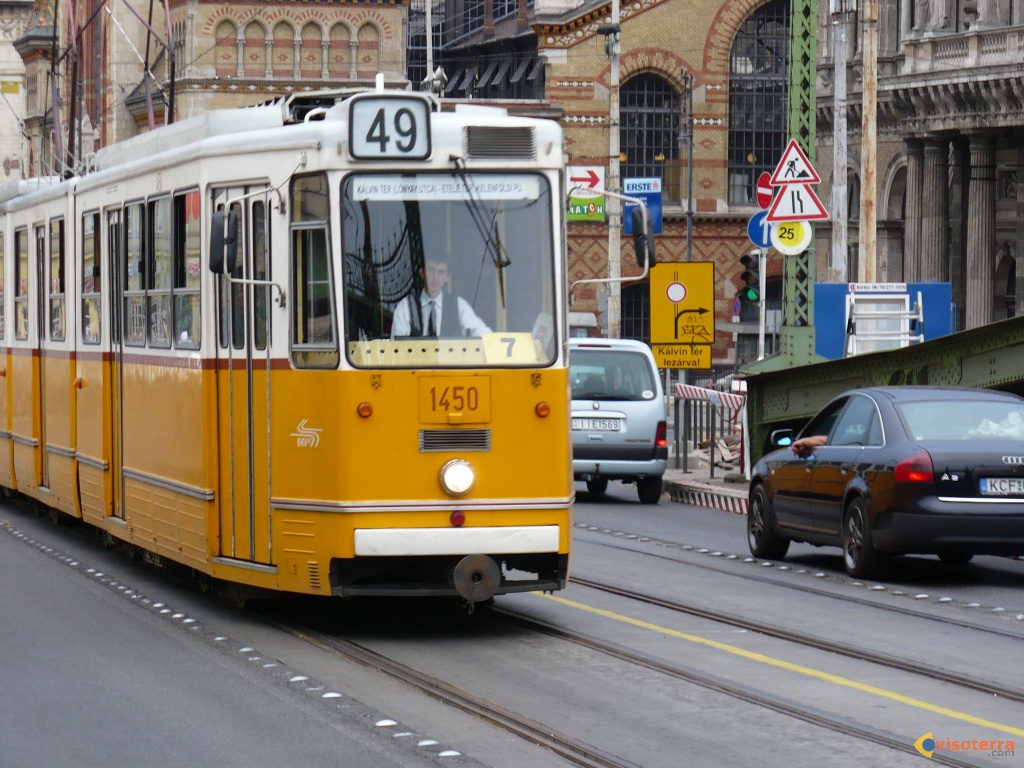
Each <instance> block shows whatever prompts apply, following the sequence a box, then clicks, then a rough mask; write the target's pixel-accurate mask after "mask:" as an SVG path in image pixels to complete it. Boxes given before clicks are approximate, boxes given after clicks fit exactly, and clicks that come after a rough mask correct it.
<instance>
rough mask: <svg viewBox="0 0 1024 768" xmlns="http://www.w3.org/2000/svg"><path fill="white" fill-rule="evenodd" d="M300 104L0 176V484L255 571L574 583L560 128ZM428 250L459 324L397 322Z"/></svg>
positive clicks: (502, 584)
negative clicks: (439, 265) (30, 176)
mask: <svg viewBox="0 0 1024 768" xmlns="http://www.w3.org/2000/svg"><path fill="white" fill-rule="evenodd" d="M312 101H315V107H314V108H311V107H310V100H309V99H307V100H303V99H302V98H291V99H288V100H282V101H279V102H275V103H272V104H266V105H262V106H258V107H253V108H249V109H241V110H230V111H219V112H218V111H214V112H210V113H207V114H206V115H203V116H201V117H198V118H193V119H190V120H186V121H182V122H180V123H177V124H174V125H170V126H166V127H163V128H159V129H157V130H155V131H152V132H150V133H147V134H143V135H140V136H138V137H136V138H133V139H131V140H129V141H126V142H123V143H122V144H119V145H116V146H112V147H109V148H106V149H103V150H101V151H100V152H99V153H98V154H97V156H96V158H95V162H94V165H93V167H91V168H90V169H89V172H88V173H85V174H83V175H82V176H79V177H75V178H70V179H44V180H35V181H31V182H17V183H13V184H10V185H7V187H4V188H2V189H0V264H2V269H0V275H2V278H3V280H2V283H0V348H2V349H4V352H5V355H4V356H5V360H4V361H3V362H2V363H0V365H2V368H3V371H2V373H3V374H4V378H3V379H2V382H3V384H2V386H0V485H2V486H5V487H7V488H10V489H13V490H16V491H18V492H20V493H22V494H24V495H25V496H28V497H31V498H33V499H36V500H38V501H39V502H41V503H43V504H45V505H48V506H50V507H52V508H54V509H56V510H58V511H59V512H62V513H64V514H67V515H71V516H73V517H77V518H81V519H82V520H84V521H85V522H87V523H89V524H91V525H93V526H95V527H97V528H98V529H100V530H101V531H102V532H104V533H105V534H106V535H107V536H109V537H111V538H113V539H118V540H122V541H124V542H127V543H129V544H131V545H134V546H137V547H139V548H141V549H143V550H145V551H147V552H149V553H151V556H153V557H155V558H162V559H165V560H168V561H172V562H176V563H179V564H182V565H184V566H186V567H190V568H192V569H193V570H194V571H195V572H197V573H198V574H200V575H201V576H202V577H204V578H207V579H209V580H210V581H211V582H213V583H215V584H227V585H236V586H238V587H240V588H242V589H243V590H249V589H256V590H258V589H267V590H274V591H285V592H297V593H307V594H316V595H332V594H333V595H338V596H356V595H453V596H459V597H461V598H462V599H464V600H466V601H467V602H469V603H476V602H481V601H485V600H488V599H489V598H491V596H493V595H495V594H503V593H508V592H516V591H530V590H557V589H560V588H562V587H564V586H565V584H566V579H567V572H568V560H569V548H570V533H571V532H570V520H571V505H572V499H573V487H572V477H571V469H570V467H571V463H570V444H569V428H568V421H569V407H568V387H567V375H566V367H567V350H566V338H567V327H568V324H567V321H566V318H567V311H566V296H567V291H566V271H565V270H566V266H565V228H564V219H565V216H564V208H565V206H564V200H565V190H564V187H563V185H564V181H563V175H562V170H563V166H564V162H565V156H564V153H563V142H562V134H561V130H560V128H559V126H558V124H557V123H556V122H554V121H546V120H532V119H526V118H516V117H510V116H508V115H507V114H506V113H505V112H504V110H496V109H483V108H480V107H457V108H456V110H455V111H454V112H441V111H438V109H437V104H436V103H435V102H433V101H432V100H431V99H430V98H429V97H427V96H425V95H422V94H415V93H410V92H389V91H383V90H382V89H378V90H377V91H367V92H363V93H360V94H355V95H353V94H336V95H327V94H319V95H317V97H316V98H315V99H312ZM434 260H438V261H443V262H444V264H445V265H446V266H447V267H448V268H449V269H450V273H449V274H448V279H447V281H446V283H445V286H444V289H443V291H442V297H441V306H442V307H443V308H444V309H442V310H441V318H442V321H444V314H445V313H446V312H447V313H448V324H445V323H444V322H442V324H441V327H440V328H439V329H438V333H437V335H436V336H426V335H415V333H414V331H416V332H418V333H420V334H423V333H426V329H425V328H424V327H423V326H422V325H421V326H420V327H419V328H417V329H411V330H409V331H405V332H404V333H398V332H397V331H399V330H401V329H398V328H397V327H395V326H396V324H395V323H394V322H393V319H394V317H395V313H396V310H397V308H398V307H399V305H400V303H401V302H402V301H403V300H404V299H406V297H411V298H414V299H418V298H419V297H420V296H421V295H424V294H423V292H424V288H425V273H426V265H427V262H428V261H431V262H432V261H434ZM417 303H418V302H417ZM463 305H465V306H463ZM413 306H415V304H413ZM467 308H468V309H469V310H471V312H472V313H473V314H475V315H476V316H478V318H479V320H480V321H481V322H482V323H483V324H484V325H485V326H486V331H483V332H479V333H471V332H470V331H469V329H463V328H460V327H458V326H453V325H452V320H453V319H454V318H456V316H461V315H462V314H463V312H464V311H465V309H467ZM453 329H454V330H453Z"/></svg>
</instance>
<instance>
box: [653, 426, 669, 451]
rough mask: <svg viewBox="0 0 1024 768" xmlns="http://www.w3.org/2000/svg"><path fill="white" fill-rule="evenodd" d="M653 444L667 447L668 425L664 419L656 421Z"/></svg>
mask: <svg viewBox="0 0 1024 768" xmlns="http://www.w3.org/2000/svg"><path fill="white" fill-rule="evenodd" d="M654 444H655V445H656V446H657V447H658V448H667V447H668V427H667V426H666V425H665V422H664V421H659V422H658V431H657V432H655V433H654Z"/></svg>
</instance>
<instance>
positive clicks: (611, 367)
mask: <svg viewBox="0 0 1024 768" xmlns="http://www.w3.org/2000/svg"><path fill="white" fill-rule="evenodd" d="M569 379H570V381H571V382H572V396H573V398H574V399H579V398H600V397H606V398H610V399H623V400H650V399H651V398H653V397H654V395H655V392H656V391H657V388H656V387H655V383H654V371H653V370H652V369H651V365H650V362H649V361H648V359H647V358H646V357H644V356H643V355H641V354H636V353H633V352H623V351H621V350H614V351H613V350H601V349H574V350H573V351H572V355H571V359H570V361H569Z"/></svg>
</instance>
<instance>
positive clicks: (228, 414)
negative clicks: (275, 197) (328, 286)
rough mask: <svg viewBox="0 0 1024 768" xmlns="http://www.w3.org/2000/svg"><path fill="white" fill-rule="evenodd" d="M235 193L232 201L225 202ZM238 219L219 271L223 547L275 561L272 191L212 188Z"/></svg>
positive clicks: (217, 201) (239, 555)
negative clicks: (227, 274)
mask: <svg viewBox="0 0 1024 768" xmlns="http://www.w3.org/2000/svg"><path fill="white" fill-rule="evenodd" d="M231 201H235V202H231ZM225 203H227V204H229V205H230V209H231V211H233V212H234V213H235V214H236V216H237V221H238V238H237V243H238V257H237V261H236V263H235V268H234V271H233V273H232V276H231V277H232V279H231V281H230V282H229V281H228V280H226V279H225V278H224V277H217V278H216V279H217V284H218V285H217V299H218V301H217V309H218V311H217V353H218V356H219V360H218V364H217V372H218V373H217V400H218V407H219V412H220V416H219V426H220V438H221V439H220V440H219V445H220V467H221V478H220V498H221V503H220V516H221V519H220V523H221V525H220V534H221V535H220V540H221V554H222V556H224V557H230V558H234V559H238V560H246V561H249V562H253V563H260V564H268V565H269V564H271V563H273V562H274V557H273V551H272V541H273V531H272V529H271V506H270V493H271V488H270V480H271V471H270V467H271V452H270V451H271V449H270V446H271V442H270V417H271V409H270V403H271V391H270V387H271V381H272V379H271V376H270V374H271V370H270V369H271V346H272V334H271V327H270V314H271V313H270V312H269V302H270V300H271V298H272V297H271V294H270V289H269V287H268V286H266V285H261V284H254V282H253V281H255V282H256V283H259V281H266V280H270V279H271V278H272V276H271V274H270V263H271V262H270V216H269V214H270V203H271V199H270V192H269V190H263V191H262V193H261V190H260V189H258V188H254V187H243V188H232V189H228V190H218V191H217V192H216V193H215V195H214V207H215V208H219V207H220V206H222V205H224V204H225Z"/></svg>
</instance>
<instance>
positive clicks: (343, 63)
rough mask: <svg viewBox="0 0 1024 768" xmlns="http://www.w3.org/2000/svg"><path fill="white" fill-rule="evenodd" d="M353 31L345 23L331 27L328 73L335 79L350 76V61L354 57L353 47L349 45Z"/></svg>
mask: <svg viewBox="0 0 1024 768" xmlns="http://www.w3.org/2000/svg"><path fill="white" fill-rule="evenodd" d="M351 40H352V33H351V32H349V30H348V27H346V26H345V25H344V24H335V25H334V26H333V27H331V36H330V44H329V49H328V52H327V74H328V75H330V76H331V78H332V79H334V80H343V79H345V78H347V77H348V76H349V63H350V60H351V58H352V47H351V46H350V45H349V43H350V41H351Z"/></svg>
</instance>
